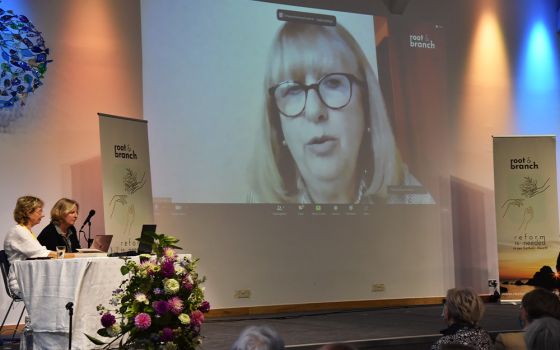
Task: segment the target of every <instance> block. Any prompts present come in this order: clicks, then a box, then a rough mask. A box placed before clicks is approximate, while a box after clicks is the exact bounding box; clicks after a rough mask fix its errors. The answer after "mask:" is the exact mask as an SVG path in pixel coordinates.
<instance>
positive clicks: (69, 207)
mask: <svg viewBox="0 0 560 350" xmlns="http://www.w3.org/2000/svg"><path fill="white" fill-rule="evenodd" d="M79 210H80V205H79V204H78V202H76V201H75V200H73V199H68V198H61V199H59V200H58V201H57V202H56V203H55V204H54V206H53V207H52V209H51V221H52V222H53V223H54V224H55V225H57V226H60V224H61V223H63V222H65V221H66V217H67V215H68V214H70V213H72V212H75V213H76V214H77V213H78V211H79ZM72 224H73V223H72Z"/></svg>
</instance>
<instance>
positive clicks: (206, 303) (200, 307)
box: [198, 300, 210, 313]
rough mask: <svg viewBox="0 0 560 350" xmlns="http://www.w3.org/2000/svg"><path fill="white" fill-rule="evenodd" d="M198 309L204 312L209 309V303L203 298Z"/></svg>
mask: <svg viewBox="0 0 560 350" xmlns="http://www.w3.org/2000/svg"><path fill="white" fill-rule="evenodd" d="M198 309H199V310H200V311H202V312H204V313H206V312H208V311H210V303H209V302H208V301H206V300H204V301H203V302H202V304H200V306H199V307H198Z"/></svg>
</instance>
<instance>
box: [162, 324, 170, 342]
mask: <svg viewBox="0 0 560 350" xmlns="http://www.w3.org/2000/svg"><path fill="white" fill-rule="evenodd" d="M159 340H160V341H162V342H168V341H171V340H173V329H171V328H169V327H165V328H164V329H162V330H161V335H160V336H159Z"/></svg>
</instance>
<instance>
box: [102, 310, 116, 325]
mask: <svg viewBox="0 0 560 350" xmlns="http://www.w3.org/2000/svg"><path fill="white" fill-rule="evenodd" d="M115 322H116V320H115V316H113V315H111V314H110V313H108V312H106V313H104V314H103V316H101V325H102V326H103V327H105V328H108V327H111V326H112V325H114V324H115Z"/></svg>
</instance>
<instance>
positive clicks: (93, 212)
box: [80, 209, 95, 232]
mask: <svg viewBox="0 0 560 350" xmlns="http://www.w3.org/2000/svg"><path fill="white" fill-rule="evenodd" d="M94 215H95V210H93V209H92V210H90V211H89V214H88V216H87V218H86V221H84V223H83V224H82V227H80V232H82V230H83V229H84V226H86V225H87V224H88V223H89V224H91V218H92V217H93V216H94Z"/></svg>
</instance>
